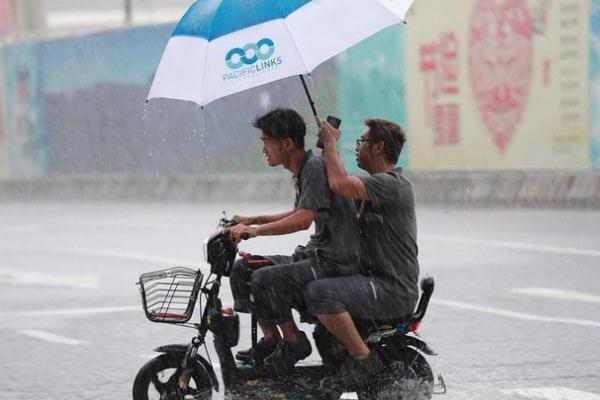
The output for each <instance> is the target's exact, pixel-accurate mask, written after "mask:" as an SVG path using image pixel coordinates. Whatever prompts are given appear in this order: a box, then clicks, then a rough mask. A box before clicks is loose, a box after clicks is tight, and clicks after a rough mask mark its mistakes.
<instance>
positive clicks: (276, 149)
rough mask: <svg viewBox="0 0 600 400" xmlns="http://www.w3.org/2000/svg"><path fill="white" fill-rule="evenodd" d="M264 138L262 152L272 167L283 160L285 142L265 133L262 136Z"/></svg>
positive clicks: (261, 138)
mask: <svg viewBox="0 0 600 400" xmlns="http://www.w3.org/2000/svg"><path fill="white" fill-rule="evenodd" d="M260 140H262V143H263V145H262V152H263V154H264V156H265V158H266V159H267V164H269V166H270V167H275V166H277V165H280V164H281V163H282V162H283V143H282V142H281V140H278V139H275V138H273V137H271V136H268V135H265V134H264V133H263V134H262V135H261V136H260Z"/></svg>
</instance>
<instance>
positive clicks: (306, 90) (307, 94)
mask: <svg viewBox="0 0 600 400" xmlns="http://www.w3.org/2000/svg"><path fill="white" fill-rule="evenodd" d="M298 76H299V77H300V80H301V81H302V86H303V87H304V91H305V92H306V96H307V97H308V102H309V103H310V108H311V110H312V112H313V116H314V117H315V122H316V123H317V126H320V123H319V114H318V113H317V109H316V108H315V102H314V101H313V99H312V96H311V95H310V91H309V90H308V86H306V81H305V80H304V75H298Z"/></svg>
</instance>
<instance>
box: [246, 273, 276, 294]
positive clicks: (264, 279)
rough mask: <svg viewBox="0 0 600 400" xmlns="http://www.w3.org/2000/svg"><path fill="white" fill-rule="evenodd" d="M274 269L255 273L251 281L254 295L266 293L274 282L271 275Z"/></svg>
mask: <svg viewBox="0 0 600 400" xmlns="http://www.w3.org/2000/svg"><path fill="white" fill-rule="evenodd" d="M271 269H272V267H266V268H261V269H259V270H256V271H254V273H253V274H252V278H251V279H250V287H251V288H252V292H253V293H258V292H259V291H264V290H265V289H266V288H267V287H268V286H269V285H270V284H271V283H272V281H273V276H272V274H271Z"/></svg>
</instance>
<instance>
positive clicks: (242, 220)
mask: <svg viewBox="0 0 600 400" xmlns="http://www.w3.org/2000/svg"><path fill="white" fill-rule="evenodd" d="M254 219H255V218H254V217H244V216H243V215H234V216H233V220H234V221H235V222H237V223H238V224H242V225H253V224H255V222H254Z"/></svg>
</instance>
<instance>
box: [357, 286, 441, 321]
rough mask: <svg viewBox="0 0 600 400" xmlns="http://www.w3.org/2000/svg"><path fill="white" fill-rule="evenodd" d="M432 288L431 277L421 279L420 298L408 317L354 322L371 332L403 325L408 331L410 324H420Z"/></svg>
mask: <svg viewBox="0 0 600 400" xmlns="http://www.w3.org/2000/svg"><path fill="white" fill-rule="evenodd" d="M434 286H435V281H434V279H433V277H432V276H426V277H425V278H423V279H421V297H420V298H419V302H418V304H417V308H416V310H415V311H414V312H413V313H411V314H409V315H405V316H403V317H399V318H392V319H383V320H361V321H355V322H357V323H358V324H359V325H361V326H364V327H368V328H370V329H371V330H373V329H376V330H379V329H380V328H381V327H397V326H399V325H405V326H406V327H407V329H410V327H411V325H412V324H416V323H418V322H420V321H421V320H422V319H423V317H424V316H425V312H426V311H427V306H428V305H429V300H430V299H431V295H432V294H433V288H434ZM417 326H418V324H417V325H415V326H414V327H415V328H416V327H417Z"/></svg>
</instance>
